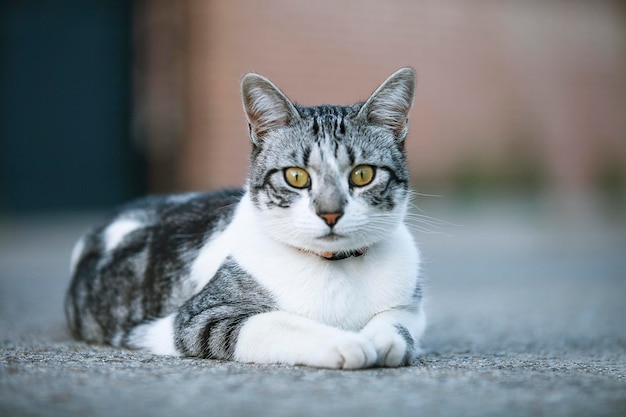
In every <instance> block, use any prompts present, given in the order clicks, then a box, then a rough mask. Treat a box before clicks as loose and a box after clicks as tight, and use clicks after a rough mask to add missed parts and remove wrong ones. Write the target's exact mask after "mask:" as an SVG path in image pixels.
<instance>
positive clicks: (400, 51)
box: [0, 0, 626, 215]
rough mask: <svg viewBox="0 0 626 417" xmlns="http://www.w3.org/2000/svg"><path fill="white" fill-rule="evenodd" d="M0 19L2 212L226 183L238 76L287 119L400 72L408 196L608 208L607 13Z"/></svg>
mask: <svg viewBox="0 0 626 417" xmlns="http://www.w3.org/2000/svg"><path fill="white" fill-rule="evenodd" d="M0 4H1V9H0V19H1V22H0V31H1V32H0V38H1V46H0V48H1V49H0V57H1V60H0V63H1V66H0V106H1V107H0V129H1V130H0V133H1V136H0V213H3V214H4V215H20V214H25V213H42V212H43V213H46V212H58V211H67V210H80V209H102V208H106V207H109V206H111V205H114V204H116V203H119V202H121V201H123V200H127V199H129V198H132V197H134V196H137V195H141V194H145V193H163V192H176V191H184V190H198V189H200V190H202V189H212V188H217V187H223V186H238V185H240V184H242V183H243V181H244V179H245V175H246V170H247V160H248V150H249V144H248V138H247V128H246V124H245V118H244V115H243V112H242V109H241V104H240V98H239V80H240V78H241V76H242V75H243V74H244V73H245V72H247V71H256V72H259V73H262V74H263V75H265V76H267V77H269V78H270V79H271V80H273V81H274V82H275V83H276V84H277V85H278V86H279V87H280V88H281V89H282V90H283V91H284V92H286V94H287V95H289V96H290V98H292V99H293V100H295V101H297V102H299V103H301V104H305V105H314V104H321V103H333V104H349V103H353V102H355V101H358V100H364V99H366V98H367V97H368V96H369V94H370V93H371V92H372V91H373V90H374V89H375V88H376V87H377V86H378V85H379V83H380V82H382V81H383V80H384V79H385V78H386V77H387V76H388V75H389V74H391V73H392V72H393V71H394V70H396V69H397V68H399V67H402V66H407V65H409V66H413V67H414V68H415V69H416V70H417V72H418V76H419V82H418V90H417V95H416V99H415V106H414V109H413V112H412V115H411V131H410V136H409V139H408V142H407V147H408V151H409V162H410V170H411V173H412V178H413V181H414V186H415V188H416V189H417V190H419V191H421V192H424V193H428V194H442V195H445V196H446V198H447V199H448V200H449V201H450V200H454V201H465V202H468V201H469V202H471V201H476V200H477V199H478V200H480V199H481V198H483V197H485V196H490V197H493V196H497V197H498V196H500V197H501V196H507V197H508V196H523V197H524V200H526V201H529V200H533V199H545V198H549V199H550V200H554V199H556V200H563V201H567V202H568V204H567V205H568V206H570V205H571V204H579V205H582V206H585V205H589V204H593V205H598V204H600V205H601V206H602V207H609V211H612V212H615V211H620V210H621V208H622V207H623V206H624V201H625V195H626V8H625V7H624V3H623V2H618V1H593V2H591V1H556V0H555V1H549V2H541V1H530V0H529V1H498V0H473V1H469V0H466V1H461V0H436V1H435V0H430V1H406V0H392V1H386V2H380V1H375V0H359V1H356V0H355V1H342V2H327V4H324V2H294V1H290V0H268V1H264V2H257V1H253V0H235V1H209V0H206V1H204V0H179V1H170V0H135V1H122V0H85V1H70V0H47V1H38V0H3V1H2V2H1V3H0ZM573 202H576V203H573Z"/></svg>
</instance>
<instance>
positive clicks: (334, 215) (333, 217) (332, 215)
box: [319, 213, 343, 227]
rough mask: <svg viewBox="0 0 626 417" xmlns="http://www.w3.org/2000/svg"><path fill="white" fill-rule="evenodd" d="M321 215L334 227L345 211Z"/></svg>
mask: <svg viewBox="0 0 626 417" xmlns="http://www.w3.org/2000/svg"><path fill="white" fill-rule="evenodd" d="M319 216H320V217H321V218H322V219H323V220H324V221H325V222H326V224H327V225H328V226H330V227H333V226H334V225H336V224H337V222H338V221H339V218H340V217H341V216H343V213H320V214H319Z"/></svg>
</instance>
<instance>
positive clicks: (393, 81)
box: [358, 67, 416, 142]
mask: <svg viewBox="0 0 626 417" xmlns="http://www.w3.org/2000/svg"><path fill="white" fill-rule="evenodd" d="M415 84H416V75H415V70H414V69H413V68H408V67H407V68H401V69H399V70H398V71H396V72H394V73H393V74H391V76H390V77H389V78H387V79H386V80H385V82H384V83H382V84H381V85H380V87H378V89H377V90H376V91H374V92H373V93H372V95H371V96H370V98H369V99H368V100H367V101H366V102H365V104H364V105H363V107H361V110H359V114H358V117H363V118H365V119H366V120H367V121H368V122H369V123H372V124H377V125H381V126H383V127H386V128H388V129H390V130H391V131H392V132H393V133H394V135H395V137H396V140H397V141H398V142H402V141H404V139H405V138H406V135H407V133H408V130H409V112H410V111H411V107H412V106H413V96H414V95H415Z"/></svg>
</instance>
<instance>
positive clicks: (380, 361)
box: [360, 304, 426, 367]
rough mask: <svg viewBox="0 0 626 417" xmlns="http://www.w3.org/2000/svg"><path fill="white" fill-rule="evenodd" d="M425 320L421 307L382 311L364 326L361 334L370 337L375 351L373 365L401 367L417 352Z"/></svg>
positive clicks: (409, 361)
mask: <svg viewBox="0 0 626 417" xmlns="http://www.w3.org/2000/svg"><path fill="white" fill-rule="evenodd" d="M425 327H426V319H425V316H424V311H423V308H422V306H421V304H420V305H416V306H407V307H398V308H394V309H390V310H387V311H383V312H381V313H379V314H377V315H375V316H374V317H372V319H371V320H370V321H369V322H368V323H367V325H365V327H364V328H363V329H362V330H361V332H360V334H362V335H364V336H366V337H367V338H369V339H370V340H371V341H372V343H373V344H374V347H375V349H376V355H377V360H376V365H378V366H389V367H394V366H402V365H408V364H410V363H411V360H412V359H413V358H414V357H415V356H416V355H417V354H418V353H419V352H420V349H419V339H420V338H421V336H422V334H423V333H424V329H425Z"/></svg>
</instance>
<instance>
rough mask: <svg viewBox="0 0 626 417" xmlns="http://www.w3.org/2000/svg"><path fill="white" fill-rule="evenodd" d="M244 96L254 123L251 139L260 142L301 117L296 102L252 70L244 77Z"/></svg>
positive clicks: (242, 83)
mask: <svg viewBox="0 0 626 417" xmlns="http://www.w3.org/2000/svg"><path fill="white" fill-rule="evenodd" d="M241 98H242V101H243V108H244V111H245V112H246V118H247V119H248V124H249V125H250V140H252V142H253V143H254V144H256V145H260V144H261V142H262V140H263V137H264V136H265V135H267V133H268V132H271V131H272V130H275V129H279V128H281V127H285V126H287V125H289V124H290V123H293V122H294V121H296V120H298V119H300V114H299V113H298V110H296V108H295V107H294V105H293V103H292V102H291V101H290V100H289V99H288V98H287V96H286V95H284V94H283V92H282V91H280V90H279V89H278V87H276V86H275V85H274V84H272V82H271V81H270V80H268V79H267V78H265V77H263V76H261V75H259V74H255V73H253V72H250V73H248V74H246V75H244V76H243V78H242V79H241Z"/></svg>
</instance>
